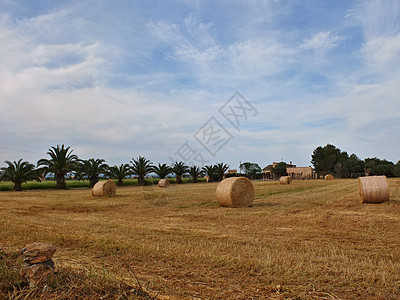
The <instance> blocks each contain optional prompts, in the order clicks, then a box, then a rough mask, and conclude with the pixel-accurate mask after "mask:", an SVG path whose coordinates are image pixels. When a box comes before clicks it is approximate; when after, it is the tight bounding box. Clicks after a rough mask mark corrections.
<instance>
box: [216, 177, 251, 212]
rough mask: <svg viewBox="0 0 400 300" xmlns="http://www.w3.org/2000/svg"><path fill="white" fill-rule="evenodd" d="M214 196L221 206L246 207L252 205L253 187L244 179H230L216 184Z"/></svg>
mask: <svg viewBox="0 0 400 300" xmlns="http://www.w3.org/2000/svg"><path fill="white" fill-rule="evenodd" d="M216 196H217V201H218V203H219V205H221V206H227V207H246V206H250V205H252V204H253V201H254V187H253V184H252V183H251V181H250V180H249V179H248V178H246V177H231V178H227V179H224V180H222V181H221V182H220V183H219V184H218V186H217V191H216Z"/></svg>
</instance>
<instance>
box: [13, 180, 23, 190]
mask: <svg viewBox="0 0 400 300" xmlns="http://www.w3.org/2000/svg"><path fill="white" fill-rule="evenodd" d="M14 191H18V192H19V191H22V183H21V182H14Z"/></svg>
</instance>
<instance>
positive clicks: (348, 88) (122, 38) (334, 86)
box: [0, 0, 400, 168]
mask: <svg viewBox="0 0 400 300" xmlns="http://www.w3.org/2000/svg"><path fill="white" fill-rule="evenodd" d="M399 13H400V3H399V1H396V0H394V1H391V0H387V1H378V0H371V1H347V0H346V1H340V0H335V1H333V0H332V1H319V0H315V1H313V0H309V1H303V0H297V1H296V0H293V1H290V0H288V1H277V0H249V1H243V0H236V1H235V0H233V1H223V0H221V1H196V0H177V1H167V0H163V1H161V0H160V1H127V0H126V1H122V0H118V1H115V0H114V1H111V0H109V1H106V0H103V1H102V0H96V1H89V0H88V1H47V0H46V1H45V0H43V1H40V0H36V1H30V0H29V1H22V0H21V1H11V0H0V45H1V47H0V66H1V67H0V111H1V118H0V126H1V129H2V130H1V131H0V161H1V162H2V161H4V160H17V159H19V158H23V159H25V160H29V161H31V162H36V161H37V160H38V159H39V158H43V157H46V152H47V150H48V149H49V148H50V147H51V146H54V145H57V144H65V145H69V146H71V147H72V148H73V149H74V152H75V153H76V154H77V155H79V157H81V158H85V159H87V158H91V157H95V158H103V159H105V160H106V162H107V163H109V164H120V163H126V162H129V161H130V160H131V159H132V158H136V157H137V156H139V155H142V156H146V157H147V158H148V159H150V160H152V161H153V162H154V163H158V162H167V163H168V162H170V160H171V159H172V160H185V159H186V160H187V162H188V163H189V162H191V161H193V158H195V157H199V155H201V157H202V158H203V161H208V162H209V163H215V162H221V161H223V162H225V163H227V164H229V165H231V167H232V168H237V167H238V164H239V162H240V161H242V162H244V161H251V162H257V163H258V164H259V165H260V166H261V167H264V166H266V165H267V164H269V163H271V162H272V161H280V160H282V159H283V160H285V161H287V162H289V161H293V163H295V164H297V165H299V166H308V165H310V159H311V158H310V155H311V153H312V151H313V150H314V149H315V148H316V147H317V146H324V145H326V144H327V143H332V144H334V145H336V146H337V147H339V148H340V149H342V150H345V151H348V152H349V153H355V154H357V155H358V156H359V157H360V158H366V157H374V156H377V157H379V158H382V159H383V158H385V159H388V160H391V161H394V162H397V161H398V160H399V159H400V156H399V150H398V149H399V148H400V134H399V132H400V122H399V118H400V101H399V94H400V93H399V92H400V84H399V83H400V15H399ZM236 92H239V93H240V95H242V96H243V98H244V99H245V100H246V102H243V103H244V104H245V105H247V104H249V105H251V107H252V108H253V109H254V110H251V109H249V110H247V112H248V114H247V115H246V116H244V115H242V117H237V118H239V119H240V124H239V126H237V128H235V127H234V126H232V124H231V123H230V122H229V120H228V119H226V118H224V116H223V115H222V114H221V112H220V108H221V107H223V105H224V104H225V103H226V102H227V101H229V100H230V99H231V97H232V96H233V95H234V94H235V93H236ZM233 101H234V100H233ZM238 101H240V100H238ZM230 103H233V102H230ZM238 103H239V102H238ZM225 107H226V106H225ZM232 107H235V106H232ZM236 107H237V105H236ZM248 107H250V106H248ZM242 112H243V111H242ZM236 114H237V115H239V112H236ZM212 117H213V118H214V119H215V120H217V121H218V124H217V123H215V124H214V132H215V135H214V136H213V137H212V139H208V141H211V140H213V141H214V142H215V143H216V145H214V146H213V145H211V144H206V145H204V143H203V144H202V143H201V142H199V139H198V138H199V135H196V133H198V132H199V130H201V129H202V128H203V129H205V128H206V127H207V126H208V125H210V123H207V122H208V121H209V120H210V118H212ZM214 119H213V120H214ZM217 126H219V127H218V128H217ZM210 128H211V127H210ZM218 130H224V131H219V132H220V133H222V132H228V133H229V134H230V135H229V136H230V138H229V139H225V140H224V141H226V143H225V142H224V141H222V139H221V138H222V137H221V136H219V138H220V139H221V140H218V139H217V138H218V136H217V132H218ZM204 132H205V131H204ZM204 132H203V133H202V134H203V135H202V136H203V137H205V135H204ZM196 137H197V139H196ZM226 137H228V135H226ZM209 138H210V136H209ZM188 145H189V146H188ZM220 145H223V147H219V146H220ZM184 147H186V148H184ZM209 147H214V149H211V150H212V151H207V149H206V148H209ZM21 150H24V151H25V152H23V151H21ZM183 150H186V152H185V151H183ZM208 150H210V149H208ZM197 161H198V160H197ZM195 162H196V160H195Z"/></svg>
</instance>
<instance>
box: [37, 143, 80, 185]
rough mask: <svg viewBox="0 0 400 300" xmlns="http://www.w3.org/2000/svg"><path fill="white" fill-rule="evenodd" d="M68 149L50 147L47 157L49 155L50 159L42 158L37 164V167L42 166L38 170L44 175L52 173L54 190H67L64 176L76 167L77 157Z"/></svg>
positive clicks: (58, 146)
mask: <svg viewBox="0 0 400 300" xmlns="http://www.w3.org/2000/svg"><path fill="white" fill-rule="evenodd" d="M72 151H74V150H72V149H71V150H70V147H66V148H65V147H64V145H62V146H61V147H60V145H57V147H51V149H49V152H47V154H48V155H50V159H45V158H42V159H40V160H39V161H38V162H37V165H38V167H39V166H43V168H41V169H40V171H42V172H43V173H44V175H46V174H48V173H54V176H55V178H56V181H57V185H56V188H57V189H65V188H67V186H66V184H65V175H66V174H67V173H68V172H71V171H74V170H76V169H77V167H78V163H77V161H78V156H77V155H75V154H72Z"/></svg>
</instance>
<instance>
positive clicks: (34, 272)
mask: <svg viewBox="0 0 400 300" xmlns="http://www.w3.org/2000/svg"><path fill="white" fill-rule="evenodd" d="M54 252H56V247H54V246H53V245H51V244H45V243H32V244H28V245H26V246H25V247H24V249H22V250H21V253H22V257H23V260H24V265H23V266H22V268H21V276H23V277H26V278H27V279H28V283H29V286H30V287H31V288H34V287H36V286H40V285H42V284H43V283H44V282H45V281H46V280H47V279H48V278H49V277H50V276H51V275H53V274H54V262H53V261H52V260H51V258H52V257H53V255H54Z"/></svg>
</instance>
